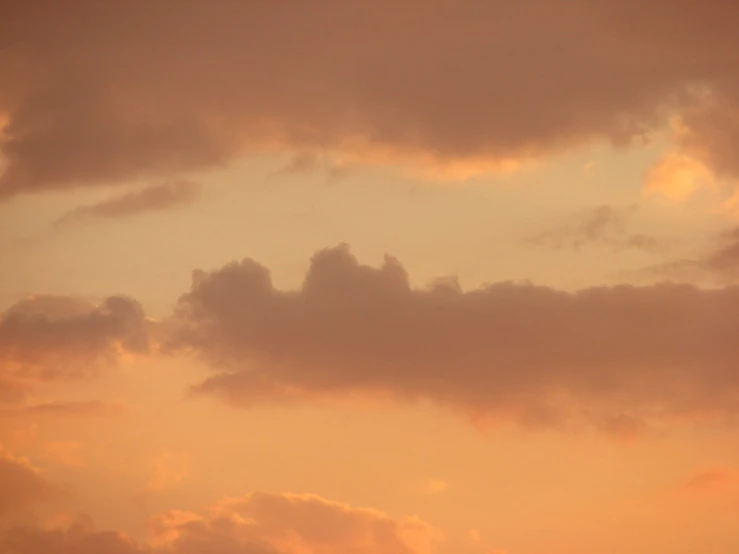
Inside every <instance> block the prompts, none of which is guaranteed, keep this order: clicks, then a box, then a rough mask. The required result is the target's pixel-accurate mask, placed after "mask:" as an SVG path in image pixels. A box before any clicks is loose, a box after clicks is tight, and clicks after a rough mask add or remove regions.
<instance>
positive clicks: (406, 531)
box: [0, 493, 441, 554]
mask: <svg viewBox="0 0 739 554" xmlns="http://www.w3.org/2000/svg"><path fill="white" fill-rule="evenodd" d="M440 537H441V536H440V533H439V532H438V531H437V530H436V529H434V528H433V527H431V526H430V525H428V524H426V523H424V522H422V521H420V520H418V519H416V518H404V519H392V518H390V517H389V516H387V515H385V514H383V513H382V512H378V511H376V510H371V509H365V508H356V507H353V506H349V505H346V504H340V503H337V502H332V501H329V500H326V499H324V498H321V497H319V496H315V495H299V494H267V493H254V494H250V495H248V496H245V497H242V498H231V499H227V500H224V501H222V502H221V503H219V504H218V505H216V506H214V507H212V508H211V509H210V510H208V511H207V512H206V513H204V514H197V513H190V512H181V511H175V510H173V511H170V512H166V513H164V514H160V515H158V516H155V517H154V518H152V520H151V523H150V539H149V541H148V543H147V544H137V543H136V542H135V541H133V540H132V539H131V538H129V537H128V536H126V535H125V534H123V533H120V532H111V531H108V532H101V531H97V530H95V528H94V525H93V524H92V522H91V521H90V520H89V519H84V518H81V519H79V520H77V521H75V522H74V523H73V524H72V525H71V526H69V527H68V528H66V529H64V528H59V529H42V528H34V527H26V528H15V529H12V530H10V531H7V532H5V533H3V534H0V547H2V549H3V552H6V551H10V552H13V554H46V553H49V552H64V553H65V554H92V553H105V554H196V553H204V552H207V553H208V554H302V553H305V552H311V553H312V554H343V553H345V552H353V553H355V554H429V553H430V552H431V546H432V545H433V544H434V543H435V542H436V541H438V540H439V539H440Z"/></svg>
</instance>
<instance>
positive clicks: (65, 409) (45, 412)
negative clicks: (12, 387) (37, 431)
mask: <svg viewBox="0 0 739 554" xmlns="http://www.w3.org/2000/svg"><path fill="white" fill-rule="evenodd" d="M0 390H2V388H0ZM121 411H123V407H122V406H120V405H118V404H110V403H106V402H99V401H74V402H69V401H54V402H44V403H41V404H30V405H25V406H23V405H21V406H18V405H15V406H12V407H7V408H2V407H0V417H6V418H7V417H15V418H22V417H31V418H38V417H52V418H59V417H108V416H112V415H116V414H118V413H120V412H121Z"/></svg>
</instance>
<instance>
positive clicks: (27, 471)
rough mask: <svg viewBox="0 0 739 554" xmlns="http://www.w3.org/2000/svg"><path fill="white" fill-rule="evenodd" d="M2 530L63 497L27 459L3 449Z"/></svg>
mask: <svg viewBox="0 0 739 554" xmlns="http://www.w3.org/2000/svg"><path fill="white" fill-rule="evenodd" d="M0 490H2V494H0V526H1V524H3V523H4V522H7V520H9V519H10V520H12V519H14V518H15V517H17V516H20V515H21V514H22V513H23V512H24V511H26V510H27V509H29V508H32V507H34V506H35V505H37V504H40V503H45V502H51V501H53V500H57V499H58V498H60V497H61V495H62V493H61V489H59V488H57V487H56V486H54V485H52V484H51V483H50V482H48V481H47V480H46V479H45V478H44V476H43V475H42V474H41V472H40V471H39V470H38V469H37V468H35V467H34V466H33V465H31V464H30V462H29V461H28V460H26V459H24V458H19V457H16V456H13V455H12V454H10V453H9V452H7V451H5V450H4V449H3V448H2V445H0Z"/></svg>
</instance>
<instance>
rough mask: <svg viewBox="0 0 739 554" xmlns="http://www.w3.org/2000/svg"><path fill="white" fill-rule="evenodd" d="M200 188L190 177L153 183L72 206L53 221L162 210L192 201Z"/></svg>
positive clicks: (59, 223) (69, 220) (92, 218)
mask: <svg viewBox="0 0 739 554" xmlns="http://www.w3.org/2000/svg"><path fill="white" fill-rule="evenodd" d="M199 192H200V185H199V184H198V183H194V182H192V181H170V182H167V183H162V184H160V185H152V186H149V187H146V188H143V189H141V190H138V191H135V192H129V193H127V194H122V195H119V196H115V197H113V198H108V199H107V200H103V201H102V202H98V203H97V204H91V205H88V206H80V207H79V208H75V209H74V210H72V211H70V212H68V213H66V214H64V215H63V216H62V217H61V218H59V220H57V222H56V225H57V226H61V225H68V224H70V223H75V222H81V221H87V220H94V219H117V218H123V217H131V216H135V215H139V214H143V213H148V212H156V211H162V210H166V209H169V208H173V207H176V206H181V205H184V204H188V203H190V202H192V201H193V200H195V199H196V198H197V196H198V193H199Z"/></svg>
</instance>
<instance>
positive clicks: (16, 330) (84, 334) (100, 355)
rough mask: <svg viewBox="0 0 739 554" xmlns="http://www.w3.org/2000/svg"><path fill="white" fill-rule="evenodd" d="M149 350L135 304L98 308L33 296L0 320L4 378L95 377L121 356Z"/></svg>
mask: <svg viewBox="0 0 739 554" xmlns="http://www.w3.org/2000/svg"><path fill="white" fill-rule="evenodd" d="M148 349H149V338H148V335H147V325H146V321H145V318H144V313H143V310H142V309H141V306H139V304H138V303H137V302H136V301H134V300H132V299H129V298H124V297H118V296H111V297H108V298H107V299H105V300H104V301H103V302H102V303H101V304H100V305H97V306H96V305H92V304H89V303H87V302H84V301H81V300H77V299H74V298H68V297H58V296H34V297H30V298H27V299H25V300H22V301H20V302H18V303H16V304H14V305H13V306H11V307H10V308H8V309H7V310H6V311H5V312H4V313H3V314H2V316H0V363H1V364H2V365H1V366H0V367H2V369H1V370H0V371H1V372H2V375H3V376H4V377H5V378H7V379H12V378H15V379H18V380H42V381H45V380H56V379H69V378H80V377H86V376H90V375H93V374H95V373H96V372H97V370H98V369H99V368H100V366H101V364H103V363H112V362H114V361H115V360H116V359H117V358H118V357H119V355H120V354H121V353H131V354H136V353H145V352H147V351H148Z"/></svg>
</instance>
